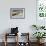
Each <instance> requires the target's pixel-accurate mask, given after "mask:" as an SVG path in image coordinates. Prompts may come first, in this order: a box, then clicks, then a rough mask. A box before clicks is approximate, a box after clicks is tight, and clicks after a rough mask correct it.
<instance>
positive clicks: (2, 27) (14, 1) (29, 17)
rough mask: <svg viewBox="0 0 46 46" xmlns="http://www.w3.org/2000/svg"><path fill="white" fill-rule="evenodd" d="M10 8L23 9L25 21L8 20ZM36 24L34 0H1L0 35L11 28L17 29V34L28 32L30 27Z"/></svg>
mask: <svg viewBox="0 0 46 46" xmlns="http://www.w3.org/2000/svg"><path fill="white" fill-rule="evenodd" d="M10 8H25V19H10ZM32 24H36V0H1V1H0V34H2V33H4V32H5V31H6V29H8V28H11V27H16V26H17V27H19V32H30V35H32V32H33V31H32V29H31V25H32Z"/></svg>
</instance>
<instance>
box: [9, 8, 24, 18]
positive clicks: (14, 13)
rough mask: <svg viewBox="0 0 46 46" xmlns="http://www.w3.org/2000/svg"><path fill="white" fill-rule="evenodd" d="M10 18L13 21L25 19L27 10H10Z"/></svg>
mask: <svg viewBox="0 0 46 46" xmlns="http://www.w3.org/2000/svg"><path fill="white" fill-rule="evenodd" d="M10 18H11V19H24V18H25V8H10Z"/></svg>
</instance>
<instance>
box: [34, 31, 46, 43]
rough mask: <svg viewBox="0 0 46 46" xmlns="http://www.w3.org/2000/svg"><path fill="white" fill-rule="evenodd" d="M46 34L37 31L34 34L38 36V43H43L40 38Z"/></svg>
mask: <svg viewBox="0 0 46 46" xmlns="http://www.w3.org/2000/svg"><path fill="white" fill-rule="evenodd" d="M45 34H46V33H45V32H35V33H34V34H33V35H34V36H35V37H36V38H37V41H38V43H41V42H40V40H41V39H42V38H45V37H44V36H46V35H45Z"/></svg>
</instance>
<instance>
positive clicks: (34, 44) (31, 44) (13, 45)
mask: <svg viewBox="0 0 46 46" xmlns="http://www.w3.org/2000/svg"><path fill="white" fill-rule="evenodd" d="M0 46H4V43H1V42H0ZM7 46H16V45H15V42H14V43H12V42H11V43H8V45H7ZM24 46H25V45H24ZM30 46H37V43H33V42H32V43H30ZM41 46H46V43H44V45H41Z"/></svg>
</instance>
